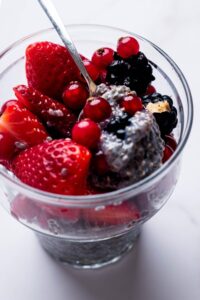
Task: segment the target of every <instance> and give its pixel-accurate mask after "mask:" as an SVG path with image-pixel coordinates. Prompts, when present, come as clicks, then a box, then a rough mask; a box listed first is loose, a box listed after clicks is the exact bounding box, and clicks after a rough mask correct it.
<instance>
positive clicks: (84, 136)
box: [72, 119, 101, 149]
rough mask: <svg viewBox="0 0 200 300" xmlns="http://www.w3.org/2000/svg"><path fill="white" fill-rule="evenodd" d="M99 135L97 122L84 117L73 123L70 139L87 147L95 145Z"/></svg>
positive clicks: (92, 147)
mask: <svg viewBox="0 0 200 300" xmlns="http://www.w3.org/2000/svg"><path fill="white" fill-rule="evenodd" d="M100 136H101V129H100V127H99V125H98V124H97V123H95V122H94V121H92V120H89V119H85V120H82V121H80V122H78V123H76V124H75V125H74V127H73V128H72V139H73V140H74V141H75V142H76V143H78V144H80V145H83V146H85V147H87V148H89V149H94V148H96V147H97V145H98V143H99V140H100Z"/></svg>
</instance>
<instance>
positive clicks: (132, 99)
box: [120, 94, 143, 116]
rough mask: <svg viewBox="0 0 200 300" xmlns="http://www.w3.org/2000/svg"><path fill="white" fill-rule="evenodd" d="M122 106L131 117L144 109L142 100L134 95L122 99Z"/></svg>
mask: <svg viewBox="0 0 200 300" xmlns="http://www.w3.org/2000/svg"><path fill="white" fill-rule="evenodd" d="M120 106H121V107H122V108H124V109H125V111H126V112H127V113H128V114H129V115H131V116H133V115H134V114H135V113H136V112H137V111H140V110H142V109H143V105H142V99H141V98H140V97H137V96H135V95H133V94H128V95H126V96H124V97H122V99H121V102H120Z"/></svg>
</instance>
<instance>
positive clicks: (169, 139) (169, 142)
mask: <svg viewBox="0 0 200 300" xmlns="http://www.w3.org/2000/svg"><path fill="white" fill-rule="evenodd" d="M165 143H166V145H168V146H170V147H171V148H172V149H173V150H174V151H175V150H176V148H177V142H176V140H175V138H174V137H173V136H172V135H171V134H169V135H165Z"/></svg>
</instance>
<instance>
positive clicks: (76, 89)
mask: <svg viewBox="0 0 200 300" xmlns="http://www.w3.org/2000/svg"><path fill="white" fill-rule="evenodd" d="M88 97H89V92H88V89H87V88H86V87H85V85H84V84H83V83H80V82H78V81H72V82H70V83H69V84H68V85H67V86H66V87H65V89H64V92H63V102H64V103H65V105H66V106H67V107H68V108H69V109H72V110H81V109H82V108H83V107H84V105H85V103H86V100H87V98H88Z"/></svg>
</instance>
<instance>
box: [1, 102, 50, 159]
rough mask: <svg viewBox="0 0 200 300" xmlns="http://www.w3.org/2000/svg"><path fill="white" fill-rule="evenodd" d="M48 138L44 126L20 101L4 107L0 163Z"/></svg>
mask: <svg viewBox="0 0 200 300" xmlns="http://www.w3.org/2000/svg"><path fill="white" fill-rule="evenodd" d="M46 138H47V133H46V131H45V128H44V127H43V125H42V124H41V123H40V122H39V120H38V119H37V117H36V116H35V115H33V114H32V113H31V112H30V111H28V110H27V109H26V108H25V107H24V106H23V105H22V104H21V103H19V101H17V100H12V101H9V105H7V106H6V105H4V110H3V114H2V115H1V117H0V161H3V160H9V159H10V158H12V157H13V155H14V154H15V153H16V152H18V151H20V150H24V149H25V148H27V147H31V146H34V145H37V144H40V143H42V142H43V141H44V140H46Z"/></svg>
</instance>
